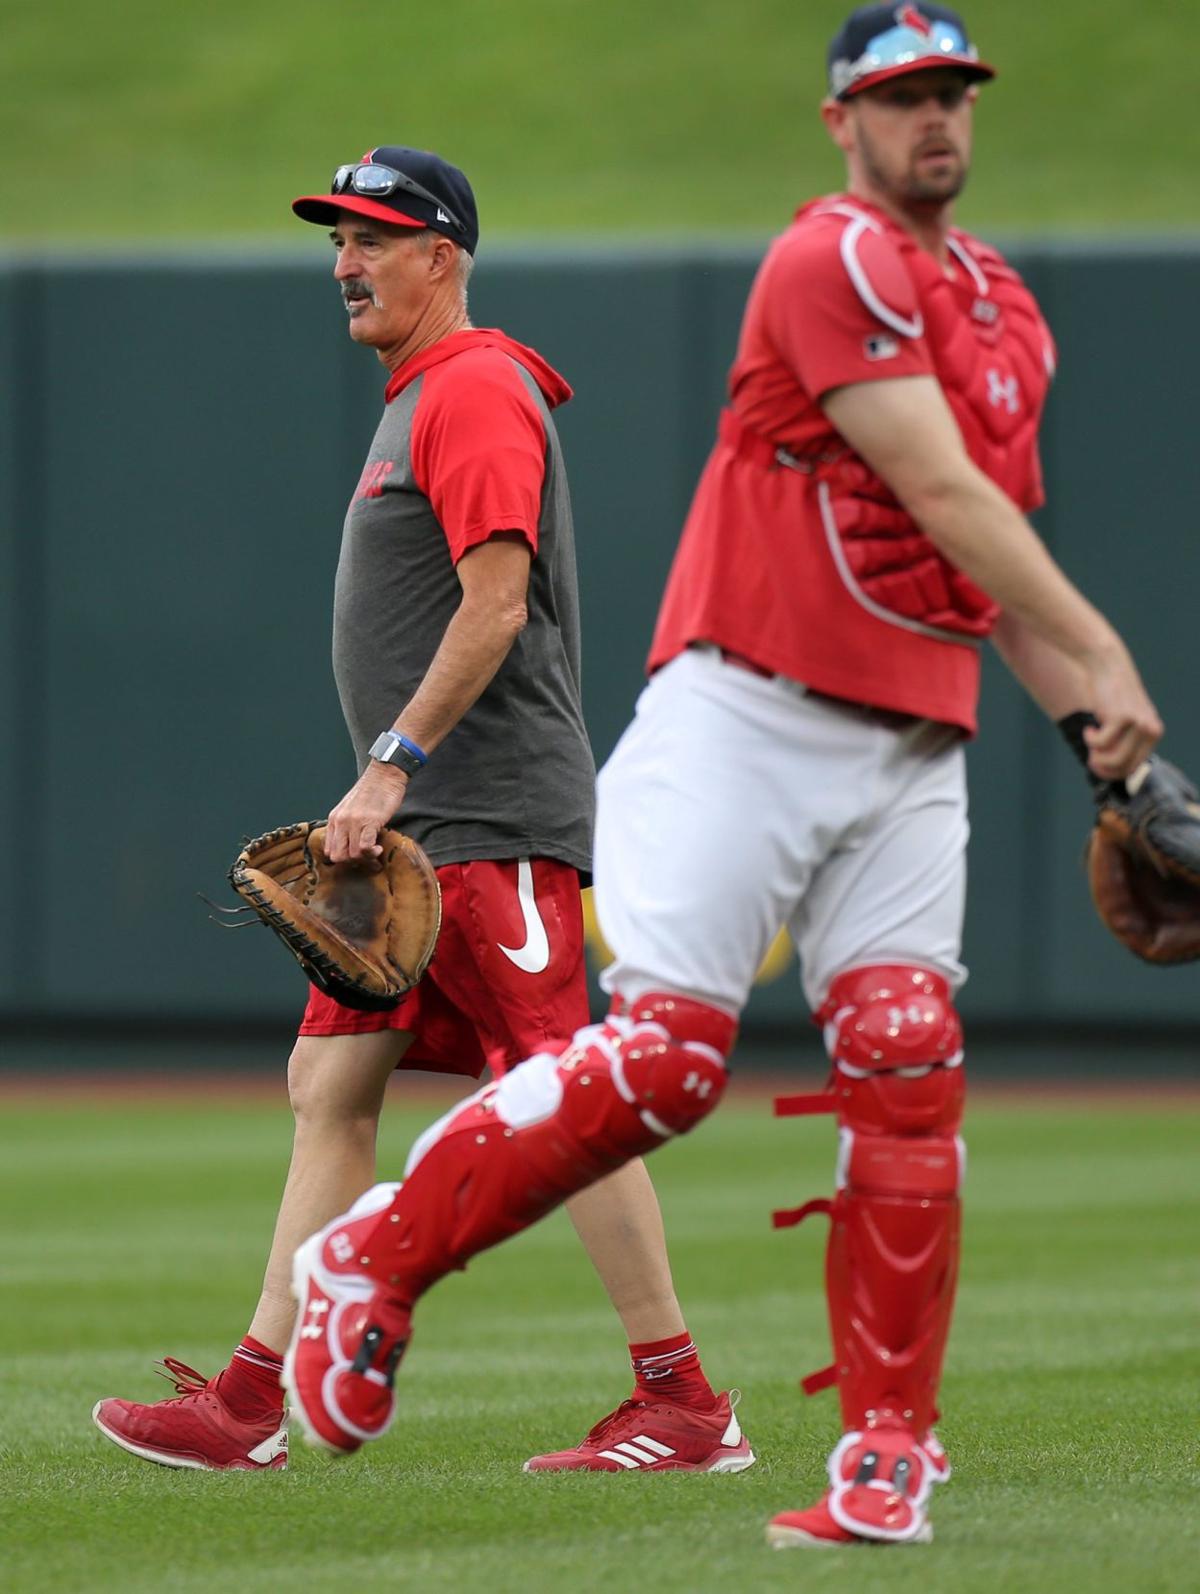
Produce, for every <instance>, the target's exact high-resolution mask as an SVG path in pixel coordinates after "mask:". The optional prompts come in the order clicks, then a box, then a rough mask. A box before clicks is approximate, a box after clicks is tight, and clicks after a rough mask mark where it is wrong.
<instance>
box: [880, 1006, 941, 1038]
mask: <svg viewBox="0 0 1200 1594" xmlns="http://www.w3.org/2000/svg"><path fill="white" fill-rule="evenodd" d="M887 1021H888V1029H889V1030H892V1031H895V1030H898V1029H899V1028H900V1026H901V1025H902V1024H928V1023H929V1022H930V1021H931V1020H930V1015H929V1014H928V1013H926V1012H925V1010H924V1008H921V1007H918V1006H917V1004H916V1003H915V1002H910V1003H909V1005H908V1006H907V1007H889V1008H888V1010H887Z"/></svg>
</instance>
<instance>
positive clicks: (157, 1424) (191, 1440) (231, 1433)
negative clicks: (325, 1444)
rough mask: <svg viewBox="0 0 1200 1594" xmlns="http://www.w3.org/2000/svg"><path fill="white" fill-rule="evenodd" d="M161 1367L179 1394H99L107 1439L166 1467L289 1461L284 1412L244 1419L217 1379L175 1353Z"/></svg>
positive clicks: (243, 1467)
mask: <svg viewBox="0 0 1200 1594" xmlns="http://www.w3.org/2000/svg"><path fill="white" fill-rule="evenodd" d="M159 1368H160V1370H161V1372H162V1376H163V1377H164V1378H168V1379H170V1380H171V1381H172V1382H173V1383H174V1385H175V1388H176V1389H177V1390H178V1392H179V1396H178V1398H177V1399H174V1400H157V1401H153V1402H151V1403H149V1404H145V1405H143V1404H141V1403H139V1402H138V1401H135V1400H117V1399H114V1398H110V1399H108V1400H98V1401H97V1402H96V1404H95V1406H93V1408H92V1421H93V1422H94V1423H95V1424H96V1427H97V1428H99V1430H100V1432H101V1433H102V1434H103V1435H104V1437H105V1438H106V1439H111V1440H112V1442H113V1444H115V1445H120V1447H121V1449H122V1450H128V1452H129V1454H130V1455H131V1456H141V1458H142V1459H143V1460H144V1461H157V1462H158V1464H159V1465H160V1466H163V1467H192V1468H196V1469H198V1470H200V1471H205V1472H257V1471H259V1470H260V1469H262V1468H264V1467H266V1468H270V1469H272V1470H275V1471H279V1470H282V1468H284V1467H286V1466H287V1463H288V1436H287V1415H286V1413H285V1412H283V1411H278V1412H273V1413H272V1414H271V1415H270V1416H268V1417H265V1418H263V1419H262V1421H260V1422H244V1421H242V1419H241V1418H240V1417H235V1416H234V1415H233V1413H232V1412H231V1411H230V1409H229V1407H228V1406H227V1405H226V1404H225V1402H224V1401H223V1400H222V1399H221V1397H220V1395H218V1394H217V1392H216V1390H215V1389H214V1388H213V1385H214V1383H215V1382H216V1380H215V1379H206V1378H205V1377H204V1375H203V1374H202V1373H198V1372H197V1371H196V1370H195V1368H194V1367H188V1366H187V1365H186V1363H184V1362H181V1361H176V1359H175V1358H174V1357H173V1356H167V1357H164V1359H163V1360H162V1362H161V1363H159Z"/></svg>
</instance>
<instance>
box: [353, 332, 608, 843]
mask: <svg viewBox="0 0 1200 1594" xmlns="http://www.w3.org/2000/svg"><path fill="white" fill-rule="evenodd" d="M569 396H570V389H569V388H568V387H567V385H566V383H565V382H563V380H562V378H561V377H559V376H558V375H557V373H555V372H554V371H553V370H551V368H550V367H549V366H548V365H546V364H545V362H544V361H542V360H541V358H540V357H539V356H538V355H536V354H535V353H534V352H533V351H532V350H530V349H525V348H523V347H522V346H521V345H520V344H518V343H515V342H513V341H512V340H510V339H508V338H506V337H505V336H504V334H503V333H499V332H494V331H474V330H467V331H463V332H459V333H455V334H453V335H452V336H451V337H449V338H445V339H443V340H442V341H441V342H440V343H437V344H435V345H434V346H433V348H432V349H429V350H426V351H425V353H424V354H422V355H419V356H417V357H416V359H414V360H413V361H410V362H409V364H408V365H406V366H404V367H402V368H401V369H400V370H399V371H398V372H397V373H395V375H394V376H393V377H392V380H391V381H390V382H389V384H388V403H387V405H386V407H385V409H384V413H383V418H382V420H381V421H380V423H379V428H378V430H377V431H376V433H375V438H374V441H373V442H372V444H371V449H370V453H369V454H368V456H367V462H366V465H365V467H364V469H363V473H362V476H361V478H360V480H359V484H358V487H357V489H356V491H355V494H354V498H353V500H352V501H351V504H350V508H349V510H348V511H347V514H346V521H345V526H344V528H343V532H342V548H341V556H340V558H339V561H338V570H337V582H336V587H335V592H334V620H333V668H334V675H335V678H336V680H337V687H338V692H339V694H340V697H341V701H342V710H343V713H344V714H345V716H346V725H347V728H348V729H349V732H350V738H351V741H352V742H353V744H354V752H355V756H356V758H357V760H358V766H359V769H360V771H361V770H362V769H364V768H365V767H366V765H367V762H368V758H369V751H368V750H369V748H370V746H371V744H372V742H374V740H375V738H376V737H377V736H378V735H379V733H380V732H381V731H384V730H387V729H388V728H389V727H390V726H391V725H392V724H393V722H394V721H395V720H396V718H397V716H398V715H399V713H400V711H401V709H403V708H404V706H405V704H406V703H407V702H408V701H409V699H410V698H411V697H412V695H413V693H414V692H415V691H416V689H417V687H418V686H419V685H420V683H421V681H422V679H423V677H424V675H425V672H426V671H427V669H428V668H429V664H430V662H431V660H432V658H433V656H434V654H435V652H436V651H437V648H438V644H439V643H440V642H441V640H442V637H443V635H444V633H445V630H446V627H447V625H448V624H449V623H450V620H451V618H452V617H453V615H454V614H455V612H456V611H457V609H458V607H459V604H460V603H461V601H462V588H461V586H460V584H459V580H458V576H457V574H456V570H455V565H456V564H457V562H458V560H459V559H461V558H462V557H463V556H464V554H466V553H468V552H469V551H470V549H471V548H473V547H475V546H477V545H478V544H479V543H481V542H484V541H486V539H487V537H488V536H489V535H491V534H492V533H494V532H497V531H521V532H523V533H524V534H525V536H526V537H527V538H528V540H529V542H530V545H531V546H532V547H533V549H534V558H533V562H532V566H531V570H530V582H529V593H528V598H527V608H528V615H529V618H528V623H527V624H526V626H525V629H524V630H523V631H522V632H521V633H520V635H519V636H518V637H517V639H516V641H515V642H514V643H513V646H512V649H511V651H510V652H509V654H508V656H507V657H506V658H505V660H504V662H503V664H501V666H500V668H499V670H498V671H497V673H496V675H495V677H494V678H493V680H492V681H491V683H490V684H489V685H488V686H487V688H486V689H485V690H484V692H483V693H482V694H481V696H480V697H479V698H478V700H477V701H476V702H475V704H474V705H473V706H472V707H471V708H470V709H469V710H468V711H467V713H466V714H465V715H464V716H463V718H462V719H461V720H460V721H459V723H458V724H457V725H456V726H455V727H454V729H453V730H452V731H451V732H450V734H449V735H448V736H447V737H446V739H445V741H443V742H442V743H441V744H440V745H439V746H438V747H437V748H436V749H435V750H434V752H433V753H432V754H431V755H430V759H429V763H428V765H427V766H426V767H425V768H424V769H423V770H421V771H420V773H419V774H417V775H415V776H414V777H413V778H412V779H411V780H410V782H409V785H408V790H407V792H406V794H405V798H404V805H403V808H402V810H401V812H400V815H399V817H398V820H397V822H398V823H399V824H400V825H401V826H402V828H403V829H404V830H405V832H406V833H407V834H409V835H411V836H412V837H413V838H414V840H416V841H418V842H419V843H420V844H421V846H422V847H424V848H425V851H426V852H427V853H428V854H429V857H430V859H431V860H432V862H433V863H434V864H435V866H440V865H442V864H447V863H462V862H465V861H467V860H469V859H472V858H525V857H546V858H556V859H559V860H561V861H562V862H563V863H566V864H570V865H573V866H574V867H575V868H577V869H579V870H580V871H582V872H584V873H586V872H588V871H589V870H590V869H591V852H592V817H593V810H594V802H595V796H594V793H595V765H594V763H593V760H592V752H591V747H590V745H589V743H588V738H587V732H586V730H585V728H584V724H583V714H582V710H581V708H580V701H579V676H580V656H579V655H580V644H579V598H578V590H577V584H576V570H575V544H574V536H573V532H572V526H571V503H570V497H569V494H568V491H567V480H566V472H565V469H564V466H563V459H562V451H561V449H560V446H559V441H558V435H557V433H556V431H555V427H554V422H553V420H552V419H551V414H550V410H551V407H552V406H553V405H554V404H557V403H561V402H562V401H563V400H564V399H565V398H567V397H569Z"/></svg>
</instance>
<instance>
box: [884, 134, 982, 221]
mask: <svg viewBox="0 0 1200 1594" xmlns="http://www.w3.org/2000/svg"><path fill="white" fill-rule="evenodd" d="M931 144H934V147H936V148H937V149H938V150H939V151H940V150H943V149H944V150H945V151H946V153H945V155H944V157H943V159H942V161H941V163H940V169H933V170H931V169H930V168H929V166H928V165H926V164H925V162H924V160H923V157H924V155H925V153H926V151H924V150H923V149H922V148H921V147H920V146H918V147H917V148H916V149H915V150H914V151H913V153H912V155H911V157H910V158H909V162H908V165H907V166H906V167H905V168H904V169H903V170H902V171H898V172H896V171H889V170H888V168H887V167H886V166H885V165H884V163H883V161H882V160H881V159H880V157H879V154H878V152H877V150H876V149H875V148H874V147H873V145H872V144H871V141H870V139H868V138H867V137H866V136H865V135H864V133H863V131H862V129H861V128H860V129H859V134H858V149H859V154H860V156H861V157H862V162H863V166H864V167H865V169H866V172H867V175H868V177H869V178H870V179H871V182H872V184H873V185H874V186H875V187H876V188H879V189H881V190H882V191H883V192H884V193H886V194H888V195H890V196H891V198H893V199H894V200H896V201H897V203H899V204H901V205H945V204H948V203H949V202H950V200H952V199H956V198H957V197H958V195H959V194H961V193H962V191H963V189H964V188H965V187H966V182H967V172H968V167H967V163H966V161H965V160H964V159H963V157H962V155H961V154H960V153H959V151H958V150H957V149H956V148H955V147H954V146H953V145H952V144H950V143H949V141H948V140H945V139H938V140H936V141H931Z"/></svg>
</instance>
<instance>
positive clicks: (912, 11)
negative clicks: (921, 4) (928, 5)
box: [896, 6, 933, 39]
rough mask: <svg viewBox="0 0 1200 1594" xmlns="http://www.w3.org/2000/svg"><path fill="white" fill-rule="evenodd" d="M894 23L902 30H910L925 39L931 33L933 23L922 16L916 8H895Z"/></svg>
mask: <svg viewBox="0 0 1200 1594" xmlns="http://www.w3.org/2000/svg"><path fill="white" fill-rule="evenodd" d="M896 21H897V22H898V23H899V24H900V26H901V27H902V28H911V29H912V30H913V32H914V33H919V34H921V35H922V37H923V38H926V39H927V38H928V37H929V35H930V34H931V33H932V32H933V23H932V22H930V20H929V18H928V17H925V16H922V15H921V13H920V11H918V10H917V8H916V6H899V7H897V10H896Z"/></svg>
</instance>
